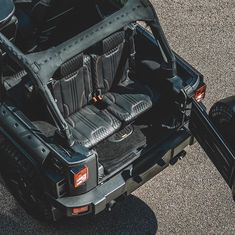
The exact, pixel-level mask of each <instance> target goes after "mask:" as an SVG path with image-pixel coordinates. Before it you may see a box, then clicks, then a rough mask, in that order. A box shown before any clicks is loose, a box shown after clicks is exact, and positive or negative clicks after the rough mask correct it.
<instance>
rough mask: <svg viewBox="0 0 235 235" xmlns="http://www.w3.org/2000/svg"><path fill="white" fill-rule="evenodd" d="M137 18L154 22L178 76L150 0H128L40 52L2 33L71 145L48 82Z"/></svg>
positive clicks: (2, 40)
mask: <svg viewBox="0 0 235 235" xmlns="http://www.w3.org/2000/svg"><path fill="white" fill-rule="evenodd" d="M136 21H144V22H146V23H147V24H148V25H149V26H150V28H151V30H152V33H153V35H154V37H155V40H156V41H157V42H158V43H159V44H160V45H161V48H162V56H163V58H164V59H165V62H166V65H167V69H168V71H170V73H171V76H170V77H169V79H171V78H173V77H175V76H176V61H175V56H174V54H173V52H172V51H171V48H170V46H169V44H168V42H167V39H166V37H165V35H164V32H163V30H162V28H161V25H160V22H159V19H158V17H157V14H156V12H155V10H154V8H153V6H152V4H151V3H150V2H149V0H128V1H126V3H125V4H123V6H122V7H121V8H120V9H119V10H118V11H116V12H115V13H113V14H112V15H110V16H108V17H107V18H105V19H103V20H102V21H101V22H99V23H97V24H96V25H94V26H92V27H91V28H89V29H87V30H85V31H83V32H82V33H80V34H78V35H77V36H75V37H73V38H71V39H70V40H68V41H66V42H64V43H62V44H60V45H58V46H56V47H53V48H50V49H48V50H45V51H41V52H38V53H31V54H27V55H26V54H24V53H23V52H21V51H20V50H19V49H18V48H17V47H16V46H14V45H13V44H12V43H11V42H10V41H9V40H8V39H7V38H6V37H5V36H4V35H3V34H2V33H0V47H1V48H2V49H3V50H4V51H5V52H6V53H7V54H8V56H9V57H11V58H12V59H13V60H14V61H16V62H17V63H18V64H20V65H21V66H22V67H23V68H24V69H25V70H26V72H27V73H28V75H29V76H30V77H31V79H32V80H33V82H34V84H35V86H37V87H38V89H39V91H40V93H41V94H42V97H43V98H44V99H45V102H46V104H47V105H48V108H49V111H50V112H51V115H52V117H53V119H54V121H55V123H56V125H57V128H58V131H59V133H60V135H61V136H63V137H64V138H65V139H66V141H67V143H68V145H69V146H73V144H74V140H73V137H72V134H71V131H70V129H69V126H68V124H67V123H66V121H65V119H64V117H63V116H62V114H61V113H60V111H59V109H58V107H57V105H56V102H55V100H54V98H53V96H52V94H51V92H50V90H49V88H48V83H49V82H50V80H51V78H52V76H53V74H54V73H55V71H56V70H57V69H58V68H59V67H60V66H61V65H62V64H63V63H64V62H66V61H67V60H69V59H71V58H73V57H74V56H75V55H77V54H79V53H81V52H83V51H84V50H86V49H88V48H89V47H91V46H92V45H94V44H95V43H97V42H99V41H101V40H103V39H104V38H106V37H108V36H110V35H111V34H113V33H114V32H116V31H118V30H120V29H122V28H124V27H125V26H127V25H129V24H130V23H133V22H136Z"/></svg>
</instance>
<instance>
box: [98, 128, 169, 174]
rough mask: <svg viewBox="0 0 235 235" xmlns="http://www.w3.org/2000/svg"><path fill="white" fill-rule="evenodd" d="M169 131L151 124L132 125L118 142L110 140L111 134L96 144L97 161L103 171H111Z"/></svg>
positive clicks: (161, 138)
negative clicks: (129, 131) (129, 133)
mask: <svg viewBox="0 0 235 235" xmlns="http://www.w3.org/2000/svg"><path fill="white" fill-rule="evenodd" d="M168 134H169V131H166V130H163V129H162V128H159V127H156V126H152V125H146V124H142V125H133V132H132V134H131V135H129V136H128V137H126V138H125V139H123V140H122V141H120V142H112V136H111V137H110V138H108V139H106V140H105V141H103V142H101V143H100V144H98V145H97V146H96V151H97V153H98V156H99V162H100V163H101V164H102V165H103V166H104V169H105V173H106V174H109V173H112V172H113V171H114V170H116V169H117V168H119V167H121V166H123V165H124V164H125V163H128V162H130V161H131V160H133V158H134V157H136V154H135V152H138V151H140V150H142V149H144V148H145V147H150V146H151V145H152V144H153V143H154V144H157V143H160V142H161V141H162V140H163V139H164V138H165V137H166V135H168Z"/></svg>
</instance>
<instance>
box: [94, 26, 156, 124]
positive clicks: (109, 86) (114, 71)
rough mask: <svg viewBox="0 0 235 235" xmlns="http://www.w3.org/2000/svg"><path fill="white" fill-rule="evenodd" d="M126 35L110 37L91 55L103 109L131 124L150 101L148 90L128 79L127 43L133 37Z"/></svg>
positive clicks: (130, 45) (120, 33) (151, 98)
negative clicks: (101, 96) (103, 104)
mask: <svg viewBox="0 0 235 235" xmlns="http://www.w3.org/2000/svg"><path fill="white" fill-rule="evenodd" d="M132 33H134V32H132ZM127 35H128V37H127ZM129 35H130V34H127V33H126V32H125V31H120V32H117V33H115V34H113V35H111V36H110V37H108V38H106V39H104V40H103V41H102V42H100V43H99V44H98V45H96V52H95V54H93V55H92V58H93V63H94V66H93V67H94V73H95V75H94V82H95V84H94V86H95V87H96V91H97V93H98V94H99V93H101V94H102V95H103V96H104V97H103V102H104V103H105V104H106V105H107V110H108V111H110V113H112V114H113V115H114V116H116V117H117V118H118V119H119V120H121V121H123V122H131V121H132V120H134V119H135V118H137V117H138V116H139V115H140V114H142V113H144V112H145V111H147V110H148V109H150V108H151V107H152V105H153V99H154V95H153V92H152V91H151V89H150V88H148V87H147V86H143V85H142V84H139V83H138V82H136V81H132V80H130V78H129V76H128V75H129V66H130V63H129V58H130V53H131V51H133V48H131V47H132V46H134V43H133V42H130V41H129V40H132V37H133V35H131V37H130V36H129ZM155 98H156V97H155Z"/></svg>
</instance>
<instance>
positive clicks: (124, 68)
mask: <svg viewBox="0 0 235 235" xmlns="http://www.w3.org/2000/svg"><path fill="white" fill-rule="evenodd" d="M0 48H1V51H0V63H1V64H0V78H1V82H0V99H1V101H0V133H1V135H0V151H1V154H0V172H1V175H2V178H3V180H4V182H5V184H6V186H7V187H8V189H9V190H10V191H11V193H12V194H13V195H14V196H15V198H16V199H17V200H18V201H19V203H20V204H21V205H22V206H23V207H24V208H25V210H26V211H27V212H28V213H30V214H31V215H32V216H34V217H36V218H38V219H43V220H54V221H55V220H58V219H59V218H61V217H62V216H68V217H73V216H82V215H87V214H97V213H99V212H101V211H103V210H104V209H106V208H107V209H111V208H112V206H113V205H114V204H115V203H116V202H117V201H119V200H121V199H122V198H124V197H125V196H128V195H129V194H130V193H131V192H133V191H134V190H135V189H137V188H138V187H140V186H141V185H143V184H144V183H145V182H146V181H148V180H149V179H151V178H152V177H154V176H155V175H156V174H158V173H159V172H160V171H162V170H163V169H165V168H166V167H167V166H168V165H169V164H172V165H173V164H175V163H176V162H177V160H178V159H180V158H182V157H184V156H185V154H186V152H185V150H184V149H185V148H186V147H187V146H188V145H192V144H194V142H195V137H196V139H197V140H198V142H199V143H200V144H201V146H202V147H203V148H204V149H205V151H206V153H207V154H208V156H209V157H210V158H211V160H212V161H213V163H214V164H215V165H216V167H217V168H218V170H219V171H220V173H221V174H222V176H223V177H224V178H225V180H226V182H227V183H228V185H229V186H230V187H231V188H233V187H234V186H235V181H234V179H235V155H234V150H235V146H234V145H235V142H234V138H235V134H234V133H235V131H234V130H235V98H234V97H230V98H228V99H225V100H223V101H220V102H218V103H217V104H215V105H214V106H213V108H212V109H211V111H210V115H209V116H208V115H207V113H206V111H205V108H204V106H203V104H202V100H203V98H204V96H205V92H206V85H205V83H204V82H203V76H202V75H201V74H200V73H199V72H198V71H197V70H196V69H194V68H193V67H192V66H190V65H189V64H188V63H187V62H186V61H184V60H183V59H182V58H181V57H180V56H179V55H177V54H176V53H175V52H174V51H172V50H171V48H170V47H169V45H168V43H167V40H166V38H165V36H164V33H163V31H162V28H161V26H160V23H159V20H158V18H157V15H156V13H155V10H154V8H153V6H152V5H151V3H150V2H149V1H148V0H126V1H118V0H116V1H115V0H87V1H82V0H81V1H79V0H67V1H64V0H56V1H55V0H15V1H14V2H13V1H12V0H0ZM234 195H235V192H234Z"/></svg>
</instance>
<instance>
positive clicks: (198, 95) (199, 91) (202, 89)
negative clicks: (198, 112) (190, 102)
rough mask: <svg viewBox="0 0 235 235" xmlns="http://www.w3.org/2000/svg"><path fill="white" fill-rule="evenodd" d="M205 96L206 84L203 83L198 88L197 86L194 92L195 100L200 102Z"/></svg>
mask: <svg viewBox="0 0 235 235" xmlns="http://www.w3.org/2000/svg"><path fill="white" fill-rule="evenodd" d="M205 96H206V84H203V85H202V86H201V87H200V88H198V89H197V90H196V92H195V96H194V98H195V100H196V101H197V102H201V101H202V100H203V99H204V98H205Z"/></svg>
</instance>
